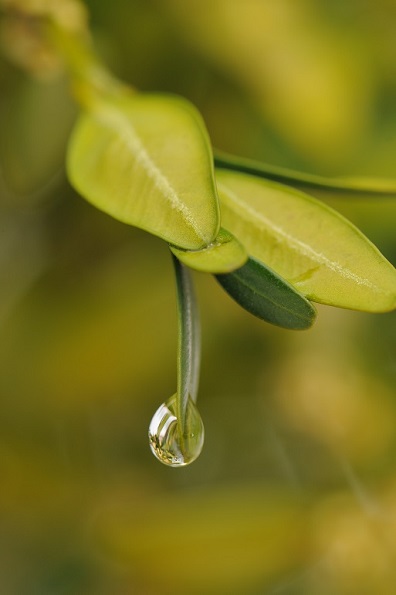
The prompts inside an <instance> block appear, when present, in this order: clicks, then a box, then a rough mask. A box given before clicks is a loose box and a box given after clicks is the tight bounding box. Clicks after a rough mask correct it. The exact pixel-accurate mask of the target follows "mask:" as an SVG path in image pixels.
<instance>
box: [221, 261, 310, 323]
mask: <svg viewBox="0 0 396 595" xmlns="http://www.w3.org/2000/svg"><path fill="white" fill-rule="evenodd" d="M216 278H217V280H218V281H219V283H220V285H221V286H222V287H223V288H224V289H225V291H226V292H227V293H228V294H229V295H230V296H231V297H232V298H233V299H234V300H235V301H236V302H237V303H238V304H239V305H240V306H242V308H244V309H245V310H247V311H248V312H250V313H251V314H253V315H254V316H257V317H258V318H261V319H262V320H265V321H266V322H270V323H271V324H276V325H277V326H281V327H283V328H287V329H294V330H302V329H307V328H309V327H310V326H311V325H312V324H313V322H314V320H315V316H316V310H315V308H314V306H313V305H312V304H311V302H309V301H308V300H307V299H306V298H305V297H304V296H302V295H301V294H300V293H298V291H296V290H295V289H294V288H293V287H292V286H291V285H290V284H289V283H288V282H287V281H285V280H284V279H282V278H281V277H279V275H277V274H276V273H274V272H273V271H272V270H271V269H269V268H268V267H266V266H265V265H264V264H263V263H261V262H260V261H258V260H256V259H254V258H249V260H248V261H247V263H246V264H245V265H244V266H243V267H241V268H240V269H237V270H236V271H234V272H233V273H228V274H226V275H217V276H216Z"/></svg>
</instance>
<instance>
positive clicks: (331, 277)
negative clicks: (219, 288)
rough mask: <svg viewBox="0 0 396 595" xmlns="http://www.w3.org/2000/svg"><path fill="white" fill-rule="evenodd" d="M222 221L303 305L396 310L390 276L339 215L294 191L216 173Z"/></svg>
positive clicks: (395, 285)
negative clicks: (306, 301)
mask: <svg viewBox="0 0 396 595" xmlns="http://www.w3.org/2000/svg"><path fill="white" fill-rule="evenodd" d="M217 179H218V188H219V194H220V199H221V209H222V222H223V224H224V226H225V227H226V228H227V229H229V230H230V231H231V233H233V234H234V235H235V236H236V237H237V238H238V239H239V240H240V241H241V242H242V243H243V245H244V246H245V248H246V250H247V251H248V253H249V254H250V255H252V256H253V257H255V258H257V259H258V260H260V261H261V262H265V263H266V265H268V266H269V267H270V268H271V269H273V270H275V271H277V272H278V273H279V274H280V275H281V276H282V277H283V278H285V279H287V281H289V282H290V283H291V284H292V285H293V286H294V287H296V289H297V290H298V291H300V292H301V293H302V294H304V295H305V296H306V297H308V298H309V299H311V300H313V301H316V302H321V303H324V304H329V305H333V306H338V307H342V308H351V309H355V310H364V311H371V312H383V311H389V310H392V309H393V308H395V307H396V271H395V268H394V267H393V266H392V265H391V264H390V263H389V262H388V261H387V260H386V258H384V256H383V255H382V254H381V253H380V252H379V250H378V249H377V248H376V247H375V246H374V245H373V244H372V243H371V242H370V241H369V240H368V239H367V238H366V237H365V236H364V235H363V234H362V233H361V232H360V231H359V230H358V229H357V228H356V227H355V226H354V225H353V224H352V223H350V222H349V221H348V220H346V219H345V218H344V217H343V216H342V215H340V214H339V213H337V212H336V211H334V210H333V209H331V208H330V207H328V206H327V205H325V204H324V203H322V202H320V201H319V200H316V199H315V198H313V197H310V196H308V195H306V194H304V193H302V192H299V191H298V190H295V189H293V188H290V187H288V186H284V185H281V184H278V183H276V182H271V181H269V180H264V179H261V178H257V177H255V176H251V175H247V174H241V173H236V172H231V171H225V170H219V171H217Z"/></svg>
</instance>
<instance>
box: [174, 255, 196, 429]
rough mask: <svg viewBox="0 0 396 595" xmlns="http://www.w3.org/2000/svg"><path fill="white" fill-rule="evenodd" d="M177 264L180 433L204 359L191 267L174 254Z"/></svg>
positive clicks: (193, 397)
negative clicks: (182, 262)
mask: <svg viewBox="0 0 396 595" xmlns="http://www.w3.org/2000/svg"><path fill="white" fill-rule="evenodd" d="M172 259H173V265H174V268H175V278H176V289H177V312H178V349H177V419H178V424H179V432H180V436H183V435H184V434H185V431H186V425H187V405H188V400H189V398H191V399H192V400H193V401H194V402H195V401H196V400H197V396H198V384H199V369H200V360H201V333H200V323H199V312H198V307H197V304H196V300H195V292H194V287H193V282H192V278H191V274H190V271H189V270H188V269H187V268H186V267H185V266H184V265H182V264H181V262H180V261H179V260H178V259H177V258H176V257H175V256H174V255H172Z"/></svg>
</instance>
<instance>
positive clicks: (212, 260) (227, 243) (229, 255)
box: [171, 229, 248, 273]
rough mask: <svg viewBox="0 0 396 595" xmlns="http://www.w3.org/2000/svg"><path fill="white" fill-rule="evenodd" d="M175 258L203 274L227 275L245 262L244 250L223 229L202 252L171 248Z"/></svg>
mask: <svg viewBox="0 0 396 595" xmlns="http://www.w3.org/2000/svg"><path fill="white" fill-rule="evenodd" d="M171 250H172V252H173V254H174V255H175V256H177V258H178V259H179V260H180V261H181V262H182V263H183V264H185V265H187V266H188V267H190V268H192V269H196V270H197V271H202V272H205V273H229V272H230V271H233V270H235V269H237V268H239V267H241V266H242V265H243V264H244V263H245V262H246V260H247V257H248V256H247V253H246V250H245V248H244V247H243V246H242V244H240V242H238V240H237V239H236V238H235V237H234V236H233V235H232V234H230V233H229V232H228V231H226V230H225V229H221V230H220V232H219V234H218V235H217V237H216V239H215V240H214V241H213V242H212V243H211V244H209V246H208V247H207V248H204V249H203V250H179V249H177V248H174V247H172V246H171Z"/></svg>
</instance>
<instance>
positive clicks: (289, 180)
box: [215, 152, 396, 197]
mask: <svg viewBox="0 0 396 595" xmlns="http://www.w3.org/2000/svg"><path fill="white" fill-rule="evenodd" d="M215 165H216V167H218V168H222V169H228V170H231V171H239V172H241V173H246V174H251V175H254V176H257V177H260V178H265V179H266V180H274V181H277V182H281V183H284V184H288V185H290V186H293V187H294V188H298V189H300V190H308V191H309V190H321V191H324V192H328V193H330V194H333V195H334V194H343V195H347V196H389V197H396V179H388V178H367V177H355V176H348V177H337V178H326V177H325V176H317V175H315V174H309V173H305V172H300V171H295V170H292V169H287V168H286V167H280V166H277V165H270V164H268V163H260V162H258V161H254V160H251V159H245V158H242V157H234V156H233V155H228V154H226V153H222V152H216V154H215Z"/></svg>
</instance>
